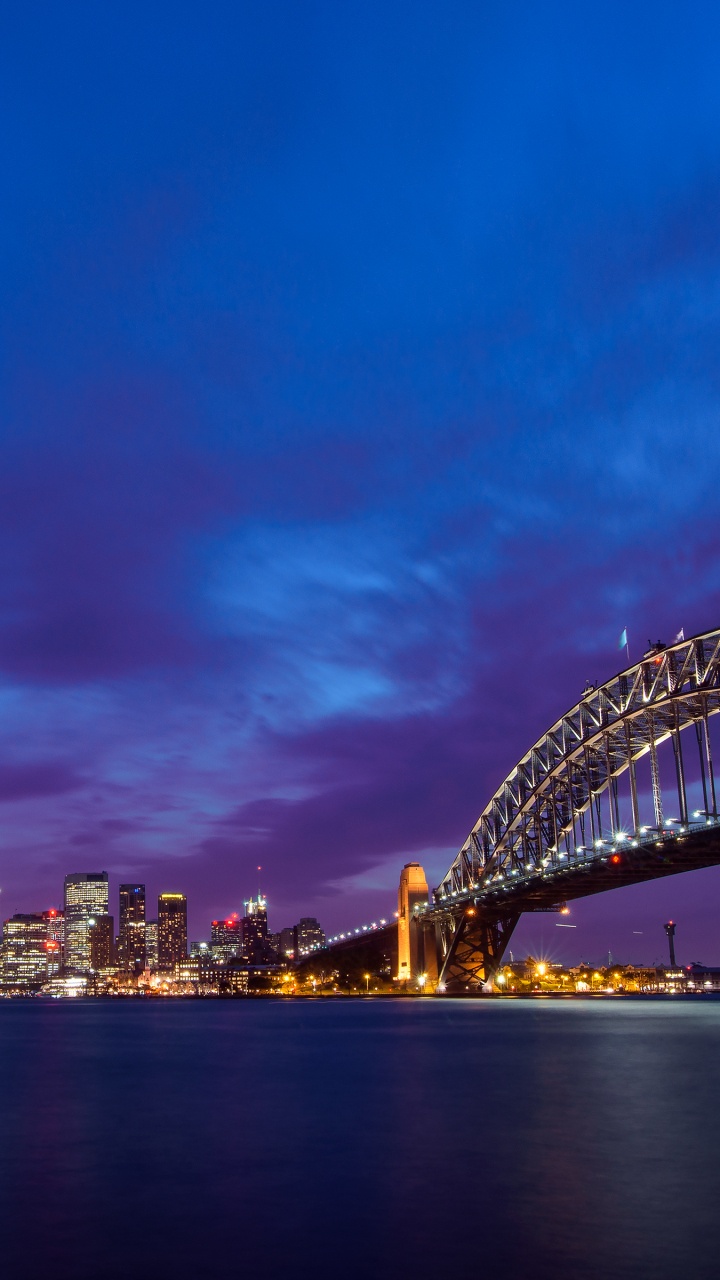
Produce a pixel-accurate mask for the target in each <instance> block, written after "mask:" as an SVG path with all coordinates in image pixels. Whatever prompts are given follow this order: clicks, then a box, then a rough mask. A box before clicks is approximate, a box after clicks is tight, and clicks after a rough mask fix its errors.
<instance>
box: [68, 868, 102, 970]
mask: <svg viewBox="0 0 720 1280" xmlns="http://www.w3.org/2000/svg"><path fill="white" fill-rule="evenodd" d="M108 906H109V896H108V874H107V871H75V872H73V873H72V874H71V875H67V876H65V968H66V969H67V970H68V971H69V972H70V973H87V972H88V971H89V970H90V968H91V962H90V927H91V926H90V920H94V919H95V918H96V917H97V916H106V915H107V914H108Z"/></svg>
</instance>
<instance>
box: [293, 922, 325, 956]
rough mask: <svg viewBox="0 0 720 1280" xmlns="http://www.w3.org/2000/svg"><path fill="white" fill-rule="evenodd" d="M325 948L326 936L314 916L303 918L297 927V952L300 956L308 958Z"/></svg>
mask: <svg viewBox="0 0 720 1280" xmlns="http://www.w3.org/2000/svg"><path fill="white" fill-rule="evenodd" d="M324 946H325V934H324V933H323V931H322V929H321V928H320V924H319V922H318V921H317V920H316V919H315V917H314V916H303V917H302V918H301V920H300V923H299V924H298V926H297V944H296V946H295V952H296V954H297V955H298V956H307V955H309V954H310V952H311V951H317V950H318V949H319V948H320V947H324Z"/></svg>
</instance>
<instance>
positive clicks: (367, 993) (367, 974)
mask: <svg viewBox="0 0 720 1280" xmlns="http://www.w3.org/2000/svg"><path fill="white" fill-rule="evenodd" d="M369 993H370V974H369V973H366V974H365V994H366V995H369Z"/></svg>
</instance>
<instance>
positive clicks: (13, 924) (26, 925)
mask: <svg viewBox="0 0 720 1280" xmlns="http://www.w3.org/2000/svg"><path fill="white" fill-rule="evenodd" d="M2 951H3V956H2V985H3V987H4V988H9V989H10V990H13V991H37V990H38V989H39V988H40V987H41V986H42V985H43V984H44V983H45V982H47V980H48V930H47V922H46V920H45V913H44V912H42V911H36V912H33V913H31V914H18V915H14V916H11V917H10V919H9V920H6V921H5V923H4V924H3V945H2Z"/></svg>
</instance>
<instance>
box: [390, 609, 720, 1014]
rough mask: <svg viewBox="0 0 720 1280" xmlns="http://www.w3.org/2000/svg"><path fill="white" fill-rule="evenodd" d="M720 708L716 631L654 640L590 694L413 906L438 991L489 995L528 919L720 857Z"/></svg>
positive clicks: (421, 948) (533, 752)
mask: <svg viewBox="0 0 720 1280" xmlns="http://www.w3.org/2000/svg"><path fill="white" fill-rule="evenodd" d="M718 711H720V630H716V631H708V632H705V633H704V634H702V635H698V636H694V637H692V638H691V639H689V640H683V641H681V642H680V643H676V644H673V645H671V646H667V647H666V646H664V645H661V644H660V643H658V644H656V645H652V646H651V647H650V649H649V650H648V651H647V653H645V655H644V656H643V658H642V660H641V661H640V662H638V663H636V664H635V665H634V666H631V667H628V668H627V670H625V671H622V672H620V673H619V674H618V675H616V676H614V677H613V678H612V679H611V680H609V681H608V682H607V683H606V684H603V685H601V686H599V687H597V688H596V687H594V686H591V687H589V688H587V689H586V690H585V692H584V694H583V696H582V698H581V699H580V701H579V702H578V703H577V705H576V706H574V707H572V708H571V710H570V711H568V712H567V713H566V714H565V715H564V716H562V718H561V719H560V720H558V721H557V723H556V724H554V725H553V726H552V728H550V729H549V730H548V731H547V733H545V734H544V735H543V737H542V738H540V739H539V740H538V741H537V742H536V743H535V744H534V746H533V747H531V749H530V750H529V751H528V753H527V754H526V755H525V756H523V758H522V760H520V761H519V763H518V764H517V765H516V766H515V768H514V769H513V770H512V772H511V773H510V774H509V775H508V777H507V778H506V779H505V781H504V782H503V783H502V785H501V786H500V787H499V788H498V790H497V791H496V792H495V794H494V796H492V798H491V799H490V801H489V802H488V804H487V805H486V807H485V808H484V810H483V812H482V813H481V815H480V817H479V818H478V820H477V822H476V824H475V826H474V827H473V829H472V831H471V832H470V835H469V836H468V838H467V840H466V841H465V843H464V844H463V846H462V848H461V849H460V851H459V853H458V854H457V857H456V858H455V860H454V862H453V864H452V866H451V867H450V869H449V871H448V873H447V875H446V876H445V877H444V879H443V881H442V883H441V884H440V885H439V887H438V888H437V889H435V891H434V893H433V895H432V900H431V901H429V902H428V903H427V904H426V905H425V906H424V907H422V906H421V907H419V908H416V910H415V926H416V931H417V943H418V964H419V965H423V966H424V968H425V969H426V971H427V972H428V977H429V979H430V980H431V981H432V980H435V979H436V980H437V989H438V990H440V991H443V990H447V991H453V990H457V991H463V990H467V991H471V990H479V989H482V988H483V987H485V988H486V989H488V986H489V984H490V983H491V981H492V978H493V976H494V973H495V971H496V970H497V968H498V966H499V964H500V962H501V960H502V956H503V952H504V950H505V947H506V946H507V943H508V941H509V939H510V935H511V934H512V931H513V929H514V928H515V925H516V924H517V921H518V919H519V918H520V915H521V914H522V913H523V912H526V911H557V910H559V909H561V908H562V906H563V905H564V904H565V903H566V902H567V901H569V900H571V899H574V898H581V897H586V896H588V895H589V894H593V893H601V892H603V891H605V890H608V889H615V888H618V887H620V886H621V885H628V884H637V883H640V882H641V881H645V880H653V879H656V878H658V877H660V876H666V875H673V874H676V873H678V872H681V871H689V870H693V869H696V868H699V867H708V866H713V865H715V864H718V863H720V821H719V819H718V808H717V796H716V784H715V774H714V770H713V758H712V746H711V740H710V723H709V722H710V719H711V717H712V716H713V715H715V714H716V713H717V712H718ZM686 730H689V731H690V732H689V733H687V732H684V731H686Z"/></svg>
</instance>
